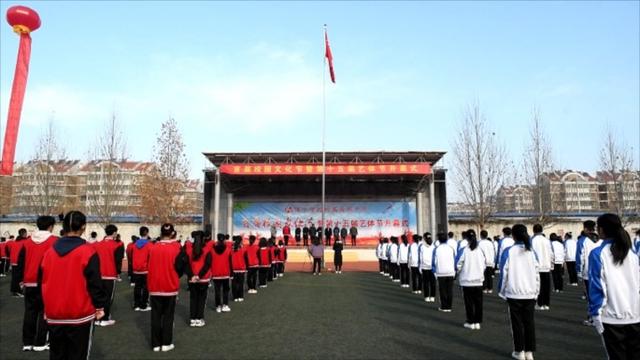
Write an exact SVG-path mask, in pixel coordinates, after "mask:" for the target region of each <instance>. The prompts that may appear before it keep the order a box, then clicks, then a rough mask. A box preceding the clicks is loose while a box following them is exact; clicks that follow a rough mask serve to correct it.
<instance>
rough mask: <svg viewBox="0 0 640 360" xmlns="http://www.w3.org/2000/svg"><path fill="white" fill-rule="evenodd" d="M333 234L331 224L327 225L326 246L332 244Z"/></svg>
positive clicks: (325, 233)
mask: <svg viewBox="0 0 640 360" xmlns="http://www.w3.org/2000/svg"><path fill="white" fill-rule="evenodd" d="M332 235H333V230H331V226H327V227H326V228H325V229H324V242H325V246H331V236H332Z"/></svg>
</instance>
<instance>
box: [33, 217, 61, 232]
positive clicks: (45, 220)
mask: <svg viewBox="0 0 640 360" xmlns="http://www.w3.org/2000/svg"><path fill="white" fill-rule="evenodd" d="M55 224H56V219H55V218H54V217H53V216H48V215H44V216H38V220H36V225H37V226H38V230H47V229H49V228H50V227H52V226H53V225H55Z"/></svg>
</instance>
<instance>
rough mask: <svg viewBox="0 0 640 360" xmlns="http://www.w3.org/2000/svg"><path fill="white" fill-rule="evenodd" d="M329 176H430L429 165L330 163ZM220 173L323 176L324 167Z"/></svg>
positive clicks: (238, 167) (227, 168)
mask: <svg viewBox="0 0 640 360" xmlns="http://www.w3.org/2000/svg"><path fill="white" fill-rule="evenodd" d="M326 166H327V169H326V174H327V175H428V174H431V164H429V163H328V164H327V165H326ZM220 173H222V174H226V175H258V176H259V175H271V176H296V175H300V176H303V175H322V165H321V164H313V163H292V164H267V163H252V164H223V165H221V166H220Z"/></svg>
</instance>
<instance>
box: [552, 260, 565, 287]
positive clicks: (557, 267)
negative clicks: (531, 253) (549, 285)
mask: <svg viewBox="0 0 640 360" xmlns="http://www.w3.org/2000/svg"><path fill="white" fill-rule="evenodd" d="M551 275H552V276H553V288H554V289H555V290H560V291H562V289H563V285H564V284H563V283H562V281H563V275H564V268H563V267H562V264H554V265H553V273H552V274H551Z"/></svg>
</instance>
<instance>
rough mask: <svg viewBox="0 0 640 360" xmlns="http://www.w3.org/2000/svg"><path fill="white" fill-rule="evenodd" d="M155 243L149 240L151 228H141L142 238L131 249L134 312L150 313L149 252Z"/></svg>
mask: <svg viewBox="0 0 640 360" xmlns="http://www.w3.org/2000/svg"><path fill="white" fill-rule="evenodd" d="M152 246H153V243H152V242H151V240H150V239H149V228H147V227H146V226H142V227H140V238H138V240H136V242H135V243H134V245H133V247H132V249H131V258H130V260H129V261H131V271H132V280H133V283H134V284H135V287H134V288H133V310H134V311H149V310H151V308H149V289H148V287H147V275H148V274H149V252H150V251H151V247H152Z"/></svg>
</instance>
